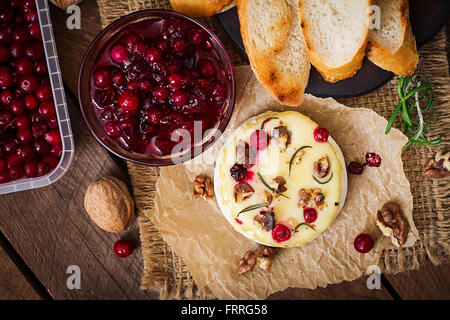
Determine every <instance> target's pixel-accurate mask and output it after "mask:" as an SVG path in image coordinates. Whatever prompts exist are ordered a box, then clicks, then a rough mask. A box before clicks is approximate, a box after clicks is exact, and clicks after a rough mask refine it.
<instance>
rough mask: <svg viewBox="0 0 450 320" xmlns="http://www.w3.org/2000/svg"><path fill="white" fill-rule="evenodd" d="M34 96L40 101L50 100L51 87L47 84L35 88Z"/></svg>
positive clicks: (51, 95) (51, 94)
mask: <svg viewBox="0 0 450 320" xmlns="http://www.w3.org/2000/svg"><path fill="white" fill-rule="evenodd" d="M34 95H35V96H36V98H38V99H39V100H40V101H46V100H50V99H51V98H52V97H53V93H52V87H51V86H49V85H48V84H42V85H40V86H39V87H37V89H36V92H35V93H34Z"/></svg>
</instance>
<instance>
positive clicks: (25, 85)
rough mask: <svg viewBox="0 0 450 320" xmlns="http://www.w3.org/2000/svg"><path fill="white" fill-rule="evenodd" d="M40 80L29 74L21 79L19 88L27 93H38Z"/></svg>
mask: <svg viewBox="0 0 450 320" xmlns="http://www.w3.org/2000/svg"><path fill="white" fill-rule="evenodd" d="M38 84H39V80H38V79H37V78H36V77H35V76H34V75H32V74H27V75H24V76H22V77H21V78H20V79H19V87H20V89H21V90H22V91H23V92H25V93H33V92H34V91H36V89H37V87H38Z"/></svg>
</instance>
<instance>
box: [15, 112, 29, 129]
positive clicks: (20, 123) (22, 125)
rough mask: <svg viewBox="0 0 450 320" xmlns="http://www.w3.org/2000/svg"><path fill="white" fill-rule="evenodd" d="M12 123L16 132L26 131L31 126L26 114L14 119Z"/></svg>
mask: <svg viewBox="0 0 450 320" xmlns="http://www.w3.org/2000/svg"><path fill="white" fill-rule="evenodd" d="M14 123H15V125H16V128H17V129H18V130H21V129H26V128H29V127H30V126H31V119H30V117H29V116H28V115H27V114H22V115H20V116H18V117H17V118H16V120H15V121H14Z"/></svg>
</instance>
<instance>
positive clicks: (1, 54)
mask: <svg viewBox="0 0 450 320" xmlns="http://www.w3.org/2000/svg"><path fill="white" fill-rule="evenodd" d="M8 59H9V49H8V48H7V47H5V46H4V45H2V44H1V43H0V63H2V62H5V61H8Z"/></svg>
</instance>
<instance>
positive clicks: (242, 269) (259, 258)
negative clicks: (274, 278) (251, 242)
mask: <svg viewBox="0 0 450 320" xmlns="http://www.w3.org/2000/svg"><path fill="white" fill-rule="evenodd" d="M278 251H279V248H273V247H266V246H263V245H259V246H258V247H257V248H256V249H255V250H253V251H251V250H250V251H247V252H246V253H245V254H244V257H243V258H242V259H241V260H239V264H238V270H237V273H238V275H242V274H244V273H247V272H249V271H252V270H253V268H254V267H255V266H256V265H257V266H258V267H260V268H261V269H263V270H269V269H270V267H271V266H272V261H271V260H270V258H271V257H273V256H274V255H276V254H277V253H278Z"/></svg>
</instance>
